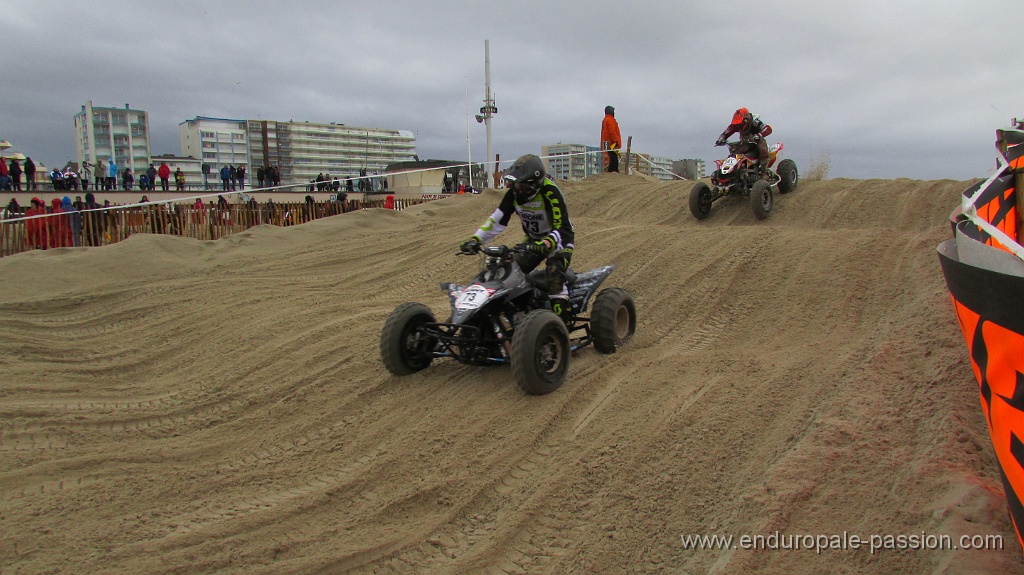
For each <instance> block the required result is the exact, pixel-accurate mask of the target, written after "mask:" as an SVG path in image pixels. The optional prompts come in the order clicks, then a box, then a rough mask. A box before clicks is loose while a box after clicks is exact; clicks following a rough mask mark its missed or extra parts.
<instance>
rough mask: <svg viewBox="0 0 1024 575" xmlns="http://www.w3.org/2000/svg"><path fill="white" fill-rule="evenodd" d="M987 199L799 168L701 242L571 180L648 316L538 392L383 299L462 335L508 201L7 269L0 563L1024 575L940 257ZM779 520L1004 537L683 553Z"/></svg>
mask: <svg viewBox="0 0 1024 575" xmlns="http://www.w3.org/2000/svg"><path fill="white" fill-rule="evenodd" d="M969 184H970V182H956V181H948V180H944V181H913V180H845V179H835V180H827V181H821V182H802V183H801V185H800V187H799V188H798V189H797V190H796V191H795V192H793V193H791V194H788V195H785V196H779V195H777V196H776V205H775V210H774V211H773V213H772V214H771V216H770V218H768V219H767V220H764V221H760V220H756V219H755V218H754V216H753V214H752V212H751V210H750V208H749V206H748V205H747V203H746V202H745V201H743V200H739V199H729V198H727V199H724V200H722V201H720V202H717V203H716V204H715V205H714V208H713V211H712V214H711V216H710V218H709V219H707V220H705V221H703V222H699V221H697V220H695V219H694V218H693V217H692V216H691V215H690V213H689V209H688V207H687V198H688V193H689V189H690V187H691V185H692V184H691V183H689V182H672V183H657V182H652V181H650V180H648V179H644V178H640V177H628V176H624V175H619V174H603V175H600V176H597V177H593V178H590V179H588V180H586V181H584V182H578V183H564V184H563V185H562V187H563V190H564V191H565V194H566V197H567V201H568V203H569V209H570V214H571V216H572V220H573V222H574V223H575V225H576V236H577V248H576V252H575V256H574V260H573V267H574V268H575V269H577V270H580V271H582V270H585V269H589V268H592V267H596V266H599V265H605V264H614V265H615V266H617V268H616V270H615V272H614V273H613V274H612V276H611V277H610V278H609V280H608V281H607V282H606V284H605V287H613V286H618V287H623V288H626V289H628V290H630V291H631V292H632V293H633V295H634V297H635V300H636V304H637V308H638V325H637V332H636V336H635V338H634V340H633V341H632V342H631V343H630V344H629V345H628V346H627V347H626V348H623V349H622V350H620V351H619V352H618V353H615V354H612V355H601V354H599V353H597V352H596V351H595V350H594V349H592V348H587V349H584V350H582V351H580V352H579V353H577V354H575V355H574V356H573V358H572V363H571V366H570V371H569V376H568V379H567V382H566V383H565V385H564V386H563V387H562V388H561V389H559V390H558V391H556V392H555V393H553V394H550V395H546V396H540V397H534V396H527V395H525V394H524V393H523V392H522V391H521V390H520V389H519V388H518V387H517V386H516V384H515V381H514V379H513V376H512V373H511V370H510V369H508V368H503V367H496V368H483V367H470V366H465V365H461V364H457V363H455V362H453V361H450V360H438V361H435V362H434V364H433V365H432V366H431V367H429V368H428V369H426V370H425V371H423V372H420V373H417V374H414V375H411V376H408V377H403V378H396V377H393V376H391V375H390V374H389V373H388V372H387V371H386V370H385V369H384V367H383V365H382V364H381V361H380V357H379V352H378V338H379V334H380V329H381V327H382V325H383V323H384V320H385V318H386V317H387V316H388V314H389V313H390V312H391V310H392V309H394V308H395V307H396V306H397V305H399V304H401V303H403V302H406V301H418V302H422V303H424V304H426V305H428V306H430V307H431V308H432V309H433V310H434V311H435V313H436V314H437V315H439V316H446V315H447V313H446V308H447V296H446V294H444V293H443V292H441V291H440V289H439V288H438V284H439V283H440V282H442V281H456V282H462V281H465V280H466V279H468V278H469V277H471V276H472V274H473V273H474V272H475V271H476V268H477V266H478V265H479V262H478V260H477V259H476V258H458V257H455V255H454V254H455V251H456V247H457V245H458V243H459V241H461V240H462V239H465V237H468V236H469V235H471V234H472V233H473V231H474V230H475V229H476V227H477V226H478V225H479V224H480V223H481V222H483V220H484V219H485V218H486V217H487V216H488V215H489V214H490V213H491V211H492V210H493V209H494V207H495V206H496V205H497V203H498V200H499V198H500V195H499V192H497V191H485V192H484V193H483V194H481V195H479V196H461V197H454V198H449V199H445V200H440V201H436V202H431V203H428V204H424V205H421V206H415V207H412V208H409V209H407V210H404V211H401V212H395V211H385V210H380V209H373V210H364V211H360V212H355V213H350V214H345V215H342V216H337V217H332V218H327V219H324V220H318V221H316V222H313V223H310V224H305V225H302V226H296V227H290V228H275V227H269V226H261V227H258V228H254V229H252V230H249V231H247V232H244V233H240V234H237V235H234V236H231V237H228V238H225V239H223V240H219V241H215V242H212V241H211V242H200V241H195V240H190V239H183V238H178V237H169V236H154V235H137V236H133V237H131V238H129V239H128V240H127V241H124V242H122V243H119V244H116V245H113V246H109V247H103V248H95V249H58V250H50V251H46V252H31V253H25V254H19V255H16V256H13V257H8V258H4V259H2V260H0V277H3V282H2V285H3V299H2V303H0V572H2V573H4V574H8V573H10V574H15V573H56V572H68V573H108V574H139V573H214V572H216V573H237V574H246V575H251V574H282V573H289V574H291V573H311V574H315V573H325V574H326V573H355V574H364V573H365V574H369V573H395V574H406V573H441V574H449V573H450V574H456V573H466V574H470V573H488V574H491V573H493V574H503V573H505V574H519V573H544V574H558V575H561V574H570V573H572V574H577V573H578V574H621V573H792V574H808V575H810V574H817V573H832V574H836V573H1005V572H1011V571H1013V572H1020V571H1021V569H1022V567H1024V565H1022V561H1021V549H1020V547H1019V545H1018V543H1017V539H1016V536H1015V535H1014V532H1013V529H1012V526H1011V524H1010V521H1009V517H1008V515H1007V513H1006V502H1005V498H1004V496H1003V492H1002V487H1001V484H1000V482H999V475H998V469H997V467H996V461H995V457H994V455H993V451H992V447H991V444H990V440H989V438H988V435H987V431H986V426H985V419H984V417H983V415H982V411H981V408H980V407H979V402H978V387H977V384H976V382H975V380H974V377H973V375H972V373H971V368H970V364H969V362H968V358H967V352H966V346H965V345H964V343H963V340H962V337H961V335H960V332H959V329H958V327H957V324H956V319H955V317H954V315H953V311H952V306H951V303H950V298H949V295H948V293H947V291H946V289H945V285H944V283H943V278H942V273H941V271H940V269H939V262H938V258H937V256H936V254H935V248H936V246H937V245H938V243H939V242H940V241H942V240H943V239H945V238H947V237H949V236H950V227H949V223H948V215H949V213H950V211H951V210H952V209H953V207H954V206H955V205H957V202H958V201H959V200H958V198H959V195H960V193H961V192H962V191H963V190H964V189H966V188H967V187H968V186H969ZM517 225H518V224H517V223H515V222H514V223H513V228H512V229H510V230H509V231H507V232H506V233H505V234H504V235H503V236H500V237H499V239H501V240H504V241H505V242H506V243H515V242H516V241H518V239H519V237H520V233H519V231H518V230H517V229H515V226H517ZM773 533H779V534H782V535H791V536H792V535H824V536H841V535H842V534H843V533H846V534H848V535H851V534H852V535H857V536H859V537H861V538H863V539H865V540H867V539H868V538H869V537H871V536H873V535H878V536H886V535H893V536H897V535H901V534H905V535H921V534H926V535H932V536H938V535H949V536H951V537H952V538H953V543H954V544H956V543H957V542H958V538H959V536H960V535H962V534H966V535H998V536H1001V537H1002V540H1003V547H1004V548H1003V549H1002V550H1001V551H964V550H949V549H940V550H903V551H900V550H881V551H877V552H875V553H874V554H872V553H870V552H869V550H868V549H867V548H866V547H863V548H861V549H859V550H852V549H846V550H842V549H831V550H824V551H822V552H821V553H816V552H815V550H813V549H811V550H804V549H801V550H746V549H729V550H710V549H703V550H701V549H697V550H695V549H687V548H686V547H685V546H684V544H683V543H682V540H681V538H682V537H683V536H687V535H702V534H704V535H714V534H719V535H733V536H735V537H736V538H737V540H738V539H739V537H740V536H742V535H748V536H769V535H772V534H773Z"/></svg>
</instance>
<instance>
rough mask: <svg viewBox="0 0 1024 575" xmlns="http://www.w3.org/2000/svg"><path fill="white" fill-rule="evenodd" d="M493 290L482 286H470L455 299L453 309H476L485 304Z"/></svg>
mask: <svg viewBox="0 0 1024 575" xmlns="http://www.w3.org/2000/svg"><path fill="white" fill-rule="evenodd" d="M492 293H494V290H491V289H487V288H485V287H483V286H478V285H472V286H469V287H467V288H466V289H464V290H462V291H461V292H460V293H459V295H458V297H457V298H455V309H460V310H463V309H477V308H479V307H480V306H482V305H484V303H486V302H487V298H489V297H491V294H492Z"/></svg>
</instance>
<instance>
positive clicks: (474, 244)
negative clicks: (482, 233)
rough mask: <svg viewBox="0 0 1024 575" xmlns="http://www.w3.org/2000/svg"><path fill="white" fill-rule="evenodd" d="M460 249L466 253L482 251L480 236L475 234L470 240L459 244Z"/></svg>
mask: <svg viewBox="0 0 1024 575" xmlns="http://www.w3.org/2000/svg"><path fill="white" fill-rule="evenodd" d="M459 249H460V250H461V251H462V253H464V254H475V253H476V252H478V251H480V237H479V236H473V237H471V238H469V239H468V240H466V241H464V242H462V243H461V244H459Z"/></svg>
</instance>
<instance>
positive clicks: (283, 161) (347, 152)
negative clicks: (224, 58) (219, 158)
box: [248, 120, 416, 186]
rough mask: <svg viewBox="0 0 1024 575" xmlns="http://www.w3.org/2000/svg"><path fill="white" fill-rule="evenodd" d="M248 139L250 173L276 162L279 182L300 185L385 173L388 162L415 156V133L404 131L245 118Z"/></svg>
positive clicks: (405, 160)
mask: <svg viewBox="0 0 1024 575" xmlns="http://www.w3.org/2000/svg"><path fill="white" fill-rule="evenodd" d="M248 142H249V160H250V161H249V166H250V167H249V168H248V170H249V174H250V176H253V175H254V174H255V173H256V169H257V168H258V167H259V166H267V165H272V166H277V167H278V170H279V171H280V173H281V184H282V185H296V186H298V185H303V186H304V185H306V184H308V183H309V182H310V181H311V180H315V179H316V177H317V175H319V174H324V175H327V174H330V175H331V177H333V178H338V177H342V178H351V177H358V176H367V175H369V176H372V175H374V174H383V173H384V172H385V169H386V168H387V167H388V166H389V165H391V164H394V163H397V162H408V161H413V160H415V159H416V136H415V135H413V133H412V132H410V131H408V130H388V129H382V128H363V127H358V126H346V125H345V124H337V123H329V124H321V123H315V122H295V121H287V122H279V121H272V120H248Z"/></svg>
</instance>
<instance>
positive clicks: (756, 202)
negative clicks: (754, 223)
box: [750, 180, 775, 220]
mask: <svg viewBox="0 0 1024 575" xmlns="http://www.w3.org/2000/svg"><path fill="white" fill-rule="evenodd" d="M774 203H775V198H774V196H773V195H772V187H771V186H770V185H769V184H768V182H766V181H764V180H758V181H756V182H754V186H753V187H751V188H750V207H751V208H753V210H754V215H755V216H757V219H759V220H763V219H765V218H767V217H768V214H770V213H771V211H772V205H773V204H774Z"/></svg>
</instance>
